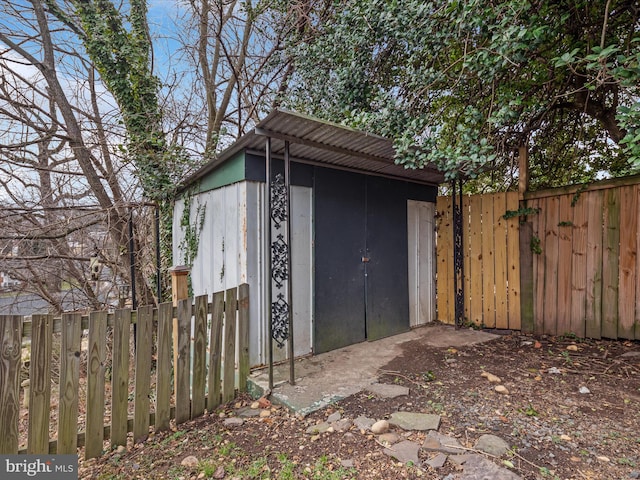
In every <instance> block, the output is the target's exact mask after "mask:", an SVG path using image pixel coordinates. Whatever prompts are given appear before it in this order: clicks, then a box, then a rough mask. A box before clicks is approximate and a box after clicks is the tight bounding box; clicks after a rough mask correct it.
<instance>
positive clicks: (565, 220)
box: [556, 195, 573, 335]
mask: <svg viewBox="0 0 640 480" xmlns="http://www.w3.org/2000/svg"><path fill="white" fill-rule="evenodd" d="M572 237H573V209H572V208H571V195H562V196H561V197H560V198H559V222H558V304H557V305H558V307H557V316H556V323H557V326H556V332H557V334H558V335H564V334H566V333H570V332H571V303H572V301H573V297H572V296H571V270H572V268H573V265H572V264H571V263H572V261H573V255H572V253H571V245H572V243H573V239H572Z"/></svg>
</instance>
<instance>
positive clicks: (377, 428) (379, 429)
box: [371, 420, 389, 435]
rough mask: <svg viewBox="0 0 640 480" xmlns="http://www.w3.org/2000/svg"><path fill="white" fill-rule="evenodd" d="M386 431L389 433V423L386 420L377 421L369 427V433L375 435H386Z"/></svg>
mask: <svg viewBox="0 0 640 480" xmlns="http://www.w3.org/2000/svg"><path fill="white" fill-rule="evenodd" d="M388 431H389V422H388V421H386V420H378V421H377V422H376V423H374V424H373V425H371V433H375V434H376V435H380V434H382V433H387V432H388Z"/></svg>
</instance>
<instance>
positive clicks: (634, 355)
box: [620, 351, 640, 473]
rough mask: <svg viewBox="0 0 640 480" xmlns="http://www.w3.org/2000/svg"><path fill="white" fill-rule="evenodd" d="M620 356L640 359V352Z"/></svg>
mask: <svg viewBox="0 0 640 480" xmlns="http://www.w3.org/2000/svg"><path fill="white" fill-rule="evenodd" d="M620 356H621V357H623V358H636V357H640V351H638V352H636V351H631V352H625V353H623V354H622V355H620ZM632 473H633V472H632Z"/></svg>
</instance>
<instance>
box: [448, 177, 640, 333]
mask: <svg viewBox="0 0 640 480" xmlns="http://www.w3.org/2000/svg"><path fill="white" fill-rule="evenodd" d="M639 207H640V177H638V176H636V177H627V178H622V179H614V180H606V181H601V182H596V183H593V184H591V185H588V186H572V187H565V188H557V189H550V190H545V191H540V192H530V193H526V194H524V201H522V202H519V201H518V194H517V193H515V192H514V193H506V194H505V193H499V194H489V195H473V196H465V197H464V202H463V219H464V220H463V227H464V237H463V239H464V273H465V279H464V280H465V284H464V285H465V304H464V315H465V318H466V320H467V321H468V322H473V323H475V324H477V325H483V326H485V327H488V328H508V329H513V330H522V331H524V332H534V333H539V334H549V335H565V334H573V335H576V336H578V337H580V338H601V337H604V338H611V339H617V338H621V339H640V256H639V255H638V253H639V250H640V235H638V233H639V232H638V230H639V228H640V212H639ZM436 208H437V215H438V219H437V308H438V319H439V320H440V321H443V322H445V323H454V302H453V238H452V236H453V232H452V230H453V229H452V218H451V198H450V197H438V200H437V204H436ZM507 211H512V212H514V211H519V212H520V213H527V215H523V216H519V217H511V218H505V217H504V214H505V212H507Z"/></svg>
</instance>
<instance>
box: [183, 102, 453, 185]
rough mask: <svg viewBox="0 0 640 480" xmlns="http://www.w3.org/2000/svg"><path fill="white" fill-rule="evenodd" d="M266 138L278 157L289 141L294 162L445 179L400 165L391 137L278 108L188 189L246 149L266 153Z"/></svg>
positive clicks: (195, 176) (433, 180)
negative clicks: (396, 160) (268, 138)
mask: <svg viewBox="0 0 640 480" xmlns="http://www.w3.org/2000/svg"><path fill="white" fill-rule="evenodd" d="M266 137H271V139H272V141H271V151H272V155H273V156H274V157H276V158H277V157H282V156H283V155H284V149H285V141H289V155H290V158H291V160H293V161H297V162H302V163H309V164H314V165H321V166H327V167H332V168H340V169H346V170H352V171H356V172H362V173H367V174H373V175H382V176H385V177H391V178H396V179H402V180H410V181H413V182H419V183H427V184H431V185H438V184H440V183H442V181H443V180H444V176H443V174H442V173H440V172H439V171H438V170H437V169H436V168H435V167H433V166H429V167H427V168H423V169H415V170H412V169H406V168H404V167H403V166H402V165H396V164H395V163H394V150H393V145H392V142H391V140H389V139H387V138H384V137H380V136H378V135H372V134H369V133H365V132H362V131H359V130H354V129H352V128H348V127H345V126H342V125H337V124H335V123H330V122H326V121H323V120H319V119H317V118H313V117H309V116H306V115H302V114H299V113H294V112H289V111H284V110H274V111H272V112H271V113H270V114H269V115H268V116H267V117H266V118H265V119H264V120H262V121H260V122H259V123H258V124H257V125H256V127H255V128H254V129H253V130H252V131H251V132H249V133H247V134H246V135H244V136H243V137H242V138H240V139H239V140H238V141H237V142H235V143H234V144H233V145H231V146H230V147H229V148H227V149H226V150H224V151H223V152H221V153H220V154H219V155H218V157H217V158H215V159H214V160H212V161H210V162H209V163H208V164H206V165H205V166H203V167H202V168H200V170H198V171H197V172H195V173H194V174H193V175H192V176H191V177H189V178H188V179H187V180H186V181H185V182H184V185H185V186H188V185H190V184H191V183H193V182H195V181H197V180H199V179H201V178H202V177H204V176H206V175H207V174H208V173H209V172H211V171H213V170H215V169H216V168H217V167H218V166H219V165H221V164H223V163H224V162H225V161H227V160H228V159H230V158H232V157H233V156H235V155H236V154H237V153H238V152H240V151H242V150H248V151H251V152H254V153H260V154H264V153H265V147H266Z"/></svg>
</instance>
